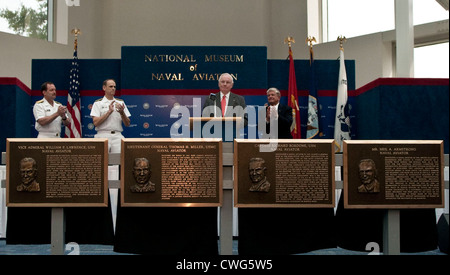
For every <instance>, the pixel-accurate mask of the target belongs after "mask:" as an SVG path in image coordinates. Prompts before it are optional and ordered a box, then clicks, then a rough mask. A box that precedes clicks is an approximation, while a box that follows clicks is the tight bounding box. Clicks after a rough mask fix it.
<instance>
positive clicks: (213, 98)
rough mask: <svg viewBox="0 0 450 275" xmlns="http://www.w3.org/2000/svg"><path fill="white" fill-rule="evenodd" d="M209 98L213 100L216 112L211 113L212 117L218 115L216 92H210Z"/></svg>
mask: <svg viewBox="0 0 450 275" xmlns="http://www.w3.org/2000/svg"><path fill="white" fill-rule="evenodd" d="M209 99H210V100H212V101H213V102H214V114H211V115H210V117H216V107H217V105H216V94H214V93H210V94H209Z"/></svg>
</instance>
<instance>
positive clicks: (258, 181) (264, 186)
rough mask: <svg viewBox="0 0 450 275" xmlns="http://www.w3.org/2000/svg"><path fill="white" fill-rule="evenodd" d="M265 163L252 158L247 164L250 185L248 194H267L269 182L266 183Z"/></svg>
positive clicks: (260, 159)
mask: <svg viewBox="0 0 450 275" xmlns="http://www.w3.org/2000/svg"><path fill="white" fill-rule="evenodd" d="M265 163H266V162H265V161H264V159H262V158H252V159H250V161H249V163H248V174H249V176H250V180H251V181H252V185H251V186H250V189H249V191H250V192H266V193H267V192H269V190H270V182H268V181H267V177H266V172H267V167H266V166H265Z"/></svg>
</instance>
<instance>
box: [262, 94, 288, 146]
mask: <svg viewBox="0 0 450 275" xmlns="http://www.w3.org/2000/svg"><path fill="white" fill-rule="evenodd" d="M280 99H281V93H280V91H279V90H278V89H277V88H269V89H268V90H267V102H268V105H267V106H266V133H267V134H269V133H270V122H271V119H272V120H277V122H278V138H279V139H288V138H292V134H291V125H292V108H291V107H289V106H286V105H283V104H280Z"/></svg>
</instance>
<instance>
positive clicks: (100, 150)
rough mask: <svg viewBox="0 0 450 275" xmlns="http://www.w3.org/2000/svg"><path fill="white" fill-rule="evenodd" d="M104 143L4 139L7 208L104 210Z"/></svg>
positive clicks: (106, 168) (105, 142) (79, 139)
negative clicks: (102, 208) (99, 208)
mask: <svg viewBox="0 0 450 275" xmlns="http://www.w3.org/2000/svg"><path fill="white" fill-rule="evenodd" d="M107 142H108V140H107V139H101V138H95V139H89V138H71V139H36V138H28V139H20V138H10V139H7V148H6V158H7V159H6V166H7V171H6V191H7V193H6V205H7V206H8V207H88V206H99V207H107V206H108V153H107V152H108V143H107Z"/></svg>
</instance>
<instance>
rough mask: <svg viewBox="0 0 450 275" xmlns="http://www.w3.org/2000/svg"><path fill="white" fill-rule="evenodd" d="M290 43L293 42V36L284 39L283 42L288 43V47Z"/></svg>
mask: <svg viewBox="0 0 450 275" xmlns="http://www.w3.org/2000/svg"><path fill="white" fill-rule="evenodd" d="M292 43H295V39H294V37H292V36H288V37H286V38H285V39H284V44H288V46H289V48H291V46H292Z"/></svg>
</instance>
